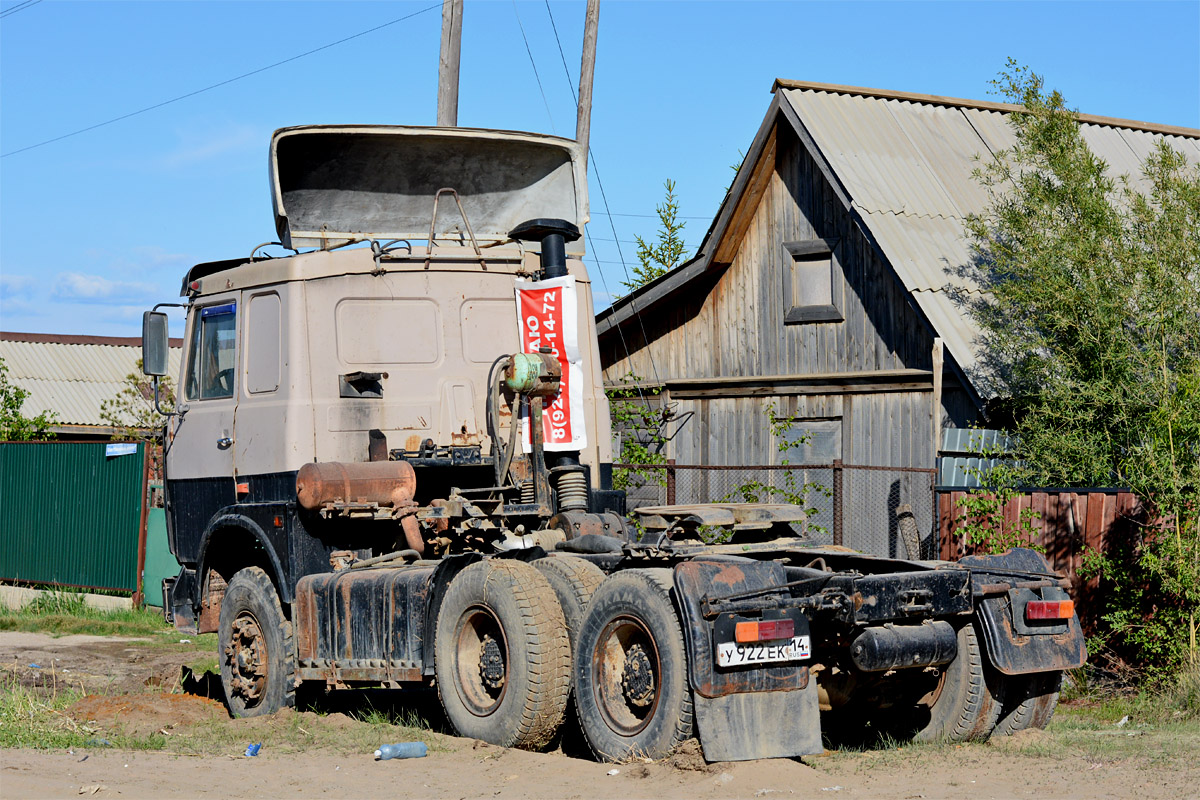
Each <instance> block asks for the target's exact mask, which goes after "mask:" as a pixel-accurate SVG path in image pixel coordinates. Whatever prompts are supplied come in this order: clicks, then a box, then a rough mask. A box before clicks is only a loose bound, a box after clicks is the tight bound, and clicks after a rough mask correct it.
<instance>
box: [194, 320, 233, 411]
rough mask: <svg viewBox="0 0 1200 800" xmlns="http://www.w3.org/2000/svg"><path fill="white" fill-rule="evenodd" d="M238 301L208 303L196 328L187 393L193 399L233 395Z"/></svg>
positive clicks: (209, 398) (197, 321)
mask: <svg viewBox="0 0 1200 800" xmlns="http://www.w3.org/2000/svg"><path fill="white" fill-rule="evenodd" d="M236 344H237V303H225V304H223V305H219V306H207V307H205V308H202V309H200V317H199V318H198V319H197V320H196V322H195V324H194V325H193V327H192V342H191V347H190V350H189V354H188V375H187V387H186V389H187V391H186V395H187V398H188V399H189V400H214V399H217V398H222V397H233V376H234V372H235V369H234V368H235V366H236V364H237V350H236Z"/></svg>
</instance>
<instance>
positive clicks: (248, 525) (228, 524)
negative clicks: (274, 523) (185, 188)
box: [197, 507, 293, 604]
mask: <svg viewBox="0 0 1200 800" xmlns="http://www.w3.org/2000/svg"><path fill="white" fill-rule="evenodd" d="M231 528H232V529H237V530H241V531H244V532H245V533H246V534H247V535H248V536H251V537H252V538H253V539H254V540H255V541H256V542H257V543H258V544H259V545H260V546H261V547H262V549H263V551H264V552H265V553H266V554H267V560H268V561H269V562H270V566H271V572H272V573H273V574H272V575H271V576H270V577H271V579H272V580H273V581H274V582H275V587H276V589H277V590H278V591H279V601H280V602H281V603H285V604H286V603H290V602H292V599H293V598H292V594H293V593H292V587H291V586H290V585H289V581H287V580H286V577H287V575H286V573H285V572H284V570H283V562H282V560H281V559H280V557H279V554H278V553H277V552H275V548H274V547H273V546H272V544H271V540H270V539H269V538H268V537H267V533H266V531H264V530H263V529H262V526H260V525H259V524H258V523H257V522H255V521H254V520H253V519H251V518H250V517H248V516H246V515H245V514H242V513H240V512H239V511H237V509H236V508H234V507H228V508H224V509H222V510H221V511H218V512H217V513H216V514H215V515H214V516H213V518H212V519H211V520H209V522H208V525H207V526H206V527H205V529H204V534H203V535H202V536H201V538H200V562H199V570H198V571H197V575H198V576H199V580H200V583H201V587H200V592H203V591H204V586H203V583H204V576H205V575H206V574H207V573H208V569H209V567H210V566H211V565H212V562H213V558H212V553H211V552H210V545H211V544H212V538H213V536H214V535H215V534H216V533H217V532H218V531H222V530H229V529H231ZM225 577H226V579H228V578H231V577H233V576H232V575H227V576H225Z"/></svg>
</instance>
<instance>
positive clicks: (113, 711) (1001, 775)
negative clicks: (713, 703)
mask: <svg viewBox="0 0 1200 800" xmlns="http://www.w3.org/2000/svg"><path fill="white" fill-rule="evenodd" d="M38 659H40V661H39V660H38ZM56 659H57V660H56ZM43 661H44V662H47V663H49V664H52V665H54V666H53V669H54V670H55V671H56V672H57V673H58V674H60V675H65V676H66V677H68V678H70V676H74V680H77V681H79V683H80V684H82V685H83V686H84V687H85V688H88V690H89V691H92V687H95V686H103V687H107V688H106V691H105V692H104V693H103V695H102V696H90V697H86V698H84V699H83V700H82V701H80V702H79V703H78V704H76V706H75V707H74V708H73V709H72V713H73V714H74V715H75V716H76V718H77V719H80V720H83V719H89V720H94V721H97V722H98V723H99V724H100V725H101V726H103V725H104V724H105V722H106V721H111V720H114V719H119V720H121V721H122V723H123V724H124V726H125V730H126V731H134V730H136V731H138V732H140V733H146V732H148V731H151V730H154V729H157V728H159V727H160V726H163V727H165V728H168V729H171V730H174V731H176V732H178V731H185V730H187V726H188V725H191V724H196V723H198V722H200V721H202V720H208V721H209V724H211V721H212V720H214V719H215V720H219V721H220V722H219V724H222V725H225V724H228V725H230V726H245V727H244V728H242V729H238V728H236V727H234V733H235V735H233V736H231V737H230V741H231V742H237V743H238V744H236V745H235V744H230V745H229V750H230V752H229V753H227V754H218V755H203V756H192V755H180V754H174V753H168V752H160V751H128V750H115V749H109V748H78V749H75V750H74V751H66V750H51V751H37V750H0V797H3V798H5V800H8V798H27V797H28V798H42V797H45V798H67V797H69V798H77V797H81V796H83V797H90V796H95V797H116V796H121V797H135V798H142V797H145V798H160V797H161V798H177V797H178V798H182V797H200V798H203V797H222V798H243V797H244V798H274V797H304V798H311V797H385V796H386V797H405V798H407V797H413V798H422V797H430V798H468V797H469V798H497V797H499V798H504V797H510V798H518V797H520V798H525V797H529V798H564V800H565V799H567V798H605V799H606V800H607V799H608V798H654V799H655V800H670V799H671V798H726V797H728V798H771V799H773V798H784V797H804V798H835V797H856V798H885V799H888V800H891V799H893V798H894V799H895V800H911V799H912V798H972V800H974V799H975V798H979V799H981V800H983V799H987V798H1024V797H1036V798H1079V800H1092V799H1093V798H1121V799H1122V800H1128V799H1129V798H1137V799H1138V800H1151V799H1154V798H1188V797H1200V758H1198V760H1197V761H1196V762H1193V763H1194V764H1195V767H1196V768H1195V770H1188V769H1184V770H1180V769H1179V768H1178V762H1177V761H1176V762H1172V763H1173V764H1174V766H1170V765H1166V764H1164V765H1157V764H1156V763H1155V761H1154V760H1153V759H1146V758H1136V759H1132V758H1121V757H1113V758H1104V759H1101V760H1097V761H1092V760H1089V759H1088V758H1087V757H1085V756H1082V755H1074V756H1067V757H1064V756H1063V755H1062V753H1061V752H1058V754H1057V755H1054V756H1048V755H1044V754H1039V753H1038V744H1039V739H1040V738H1042V737H1050V736H1052V735H1053V732H1049V733H1047V732H1042V731H1025V732H1023V733H1021V734H1018V736H1016V737H1011V738H1008V739H1004V740H998V741H995V742H993V743H989V744H971V745H960V746H945V747H937V748H930V747H924V748H905V749H903V750H901V751H898V752H897V751H880V750H875V751H868V752H861V753H835V754H827V755H824V756H812V757H806V758H805V759H803V760H800V759H795V760H785V759H776V760H769V761H754V762H742V763H717V764H706V763H705V762H704V760H703V758H701V757H700V753H699V750H698V747H697V746H696V744H695V743H694V742H691V743H689V744H688V745H685V748H684V750H683V751H682V752H681V753H679V754H677V755H676V756H675V757H673V758H671V759H668V760H666V761H663V762H654V763H641V762H639V763H631V764H619V765H611V764H598V763H595V762H592V761H588V760H585V759H580V758H572V757H568V756H566V755H563V754H562V753H561V752H558V753H527V752H523V751H518V750H509V749H506V748H499V747H493V746H489V745H486V744H484V743H482V742H475V741H472V740H468V739H461V738H457V737H453V736H444V735H440V734H433V741H434V742H435V747H434V748H433V749H432V750H431V751H430V753H429V755H428V757H426V758H423V759H413V760H403V761H402V760H394V761H383V762H376V761H375V760H374V759H373V757H372V756H371V754H370V753H368V752H363V753H361V754H354V755H346V754H343V753H339V752H335V751H330V750H302V751H301V752H295V751H294V750H296V749H300V748H303V743H302V742H295V743H294V746H292V747H289V748H288V749H292V750H293V752H281V751H280V750H281V749H282V748H276V749H275V752H272V750H271V748H267V747H264V750H263V752H262V753H261V754H260V755H259V756H257V757H245V756H243V755H240V754H239V753H238V750H239V749H240V748H242V747H244V744H241V742H242V741H243V740H246V741H254V733H255V731H256V730H261V729H262V726H264V725H267V726H269V725H273V724H277V725H280V726H283V725H285V724H287V723H289V722H290V723H296V722H299V723H303V724H308V723H307V722H306V721H305V720H306V719H308V718H310V717H312V718H315V717H316V715H312V714H310V713H307V712H306V713H304V714H300V715H298V712H294V711H286V712H281V714H282V715H283V716H282V717H280V719H279V720H271V718H264V719H263V720H226V719H225V715H224V709H223V708H222V707H221V706H219V705H218V704H216V703H214V702H212V701H210V700H207V699H204V698H198V697H194V696H188V695H179V694H174V695H172V694H166V693H164V691H169V690H170V688H171V687H170V686H169V684H170V682H171V675H172V672H174V674H175V675H177V674H178V668H179V663H180V661H179V655H178V654H172V653H171V652H170V651H169V650H167V651H163V650H162V649H161V648H160V649H154V648H147V647H138V646H137V645H136V643H133V642H130V641H128V640H125V641H117V640H114V639H110V638H108V639H106V638H101V637H82V636H72V637H62V638H58V639H53V638H51V637H49V636H45V635H43V634H24V633H21V634H18V633H0V664H5V663H7V664H20V665H24V666H28V664H30V663H39V664H41V662H43ZM43 666H44V665H43ZM288 715H291V716H288ZM297 716H299V719H297V718H296V717H297ZM329 717H333V718H337V717H339V715H336V714H334V715H329ZM329 717H324V718H323V719H329ZM336 724H341V723H336ZM344 724H346V725H352V724H357V723H353V722H351V721H349V720H346V721H345V723H344ZM255 726H258V727H257V728H256V727H255ZM289 744H293V743H289ZM1198 756H1200V753H1198ZM614 770H615V774H610V773H612V772H613V771H614Z"/></svg>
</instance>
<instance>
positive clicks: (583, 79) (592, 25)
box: [575, 0, 600, 172]
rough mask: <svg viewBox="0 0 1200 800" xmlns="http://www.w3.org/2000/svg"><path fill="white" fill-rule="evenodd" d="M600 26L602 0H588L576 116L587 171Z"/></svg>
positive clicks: (576, 135) (577, 134) (584, 168)
mask: <svg viewBox="0 0 1200 800" xmlns="http://www.w3.org/2000/svg"><path fill="white" fill-rule="evenodd" d="M599 27H600V0H588V4H587V16H586V17H585V18H584V22H583V61H582V63H581V64H580V65H579V112H578V116H577V117H576V118H575V141H577V142H579V146H580V147H582V148H583V170H584V172H587V162H588V137H589V135H590V133H591V129H592V77H593V76H594V75H595V74H596V31H597V29H598V28H599Z"/></svg>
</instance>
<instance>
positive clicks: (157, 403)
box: [150, 303, 187, 418]
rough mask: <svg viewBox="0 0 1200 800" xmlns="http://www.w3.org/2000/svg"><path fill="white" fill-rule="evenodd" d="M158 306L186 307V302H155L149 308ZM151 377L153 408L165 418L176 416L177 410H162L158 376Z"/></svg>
mask: <svg viewBox="0 0 1200 800" xmlns="http://www.w3.org/2000/svg"><path fill="white" fill-rule="evenodd" d="M160 308H187V304H186V303H157V304H155V306H154V308H152V309H150V311H151V312H154V311H158V310H159V309H160ZM169 341H170V340H168V345H167V350H168V351H170V344H169ZM153 377H154V410H155V411H157V412H158V413H159V414H161V415H162V416H164V417H167V418H170V417H174V416H176V415H177V414H178V413H179V412H178V411H163V407H162V403H161V402H160V400H159V393H158V378H159V376H158V375H155V376H153Z"/></svg>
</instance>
